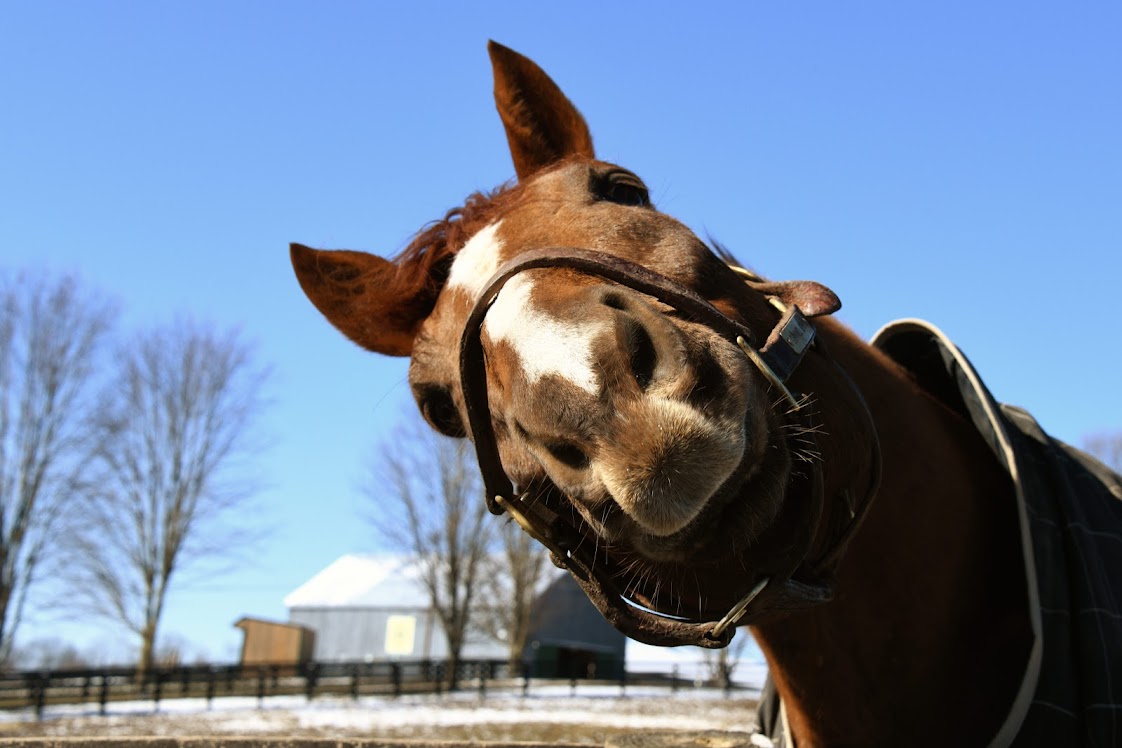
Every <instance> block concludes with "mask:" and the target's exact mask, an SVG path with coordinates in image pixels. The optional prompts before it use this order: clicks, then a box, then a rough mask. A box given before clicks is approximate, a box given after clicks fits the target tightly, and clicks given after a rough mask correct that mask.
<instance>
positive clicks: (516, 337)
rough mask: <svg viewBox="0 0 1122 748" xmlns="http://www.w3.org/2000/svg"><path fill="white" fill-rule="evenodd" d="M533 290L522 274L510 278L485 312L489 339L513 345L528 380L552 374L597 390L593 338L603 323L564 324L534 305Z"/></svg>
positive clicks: (485, 324) (594, 390)
mask: <svg viewBox="0 0 1122 748" xmlns="http://www.w3.org/2000/svg"><path fill="white" fill-rule="evenodd" d="M473 241H474V240H473ZM533 290H534V284H533V282H532V281H531V280H529V279H527V277H526V276H525V275H520V276H517V277H515V278H512V279H511V280H510V282H508V283H507V284H506V286H505V287H504V288H503V290H502V291H501V292H500V293H499V297H498V298H497V299H496V300H495V303H494V305H493V306H492V307H491V311H489V312H488V313H487V320H486V322H484V324H483V329H484V330H485V331H486V332H487V335H488V336H490V338H491V340H492V341H495V342H497V341H499V340H504V341H506V342H507V343H509V344H510V346H511V347H512V348H514V350H515V352H516V353H517V354H518V358H519V360H520V361H521V363H522V371H523V373H525V375H526V378H527V379H528V380H529V382H530V383H531V384H534V383H536V382H537V381H538V380H539V379H541V378H542V377H544V376H546V375H547V374H553V375H556V376H559V377H562V378H563V379H567V380H568V381H570V382H572V383H573V384H575V385H576V386H577V387H580V388H581V389H582V390H585V391H587V392H591V393H592V394H594V395H595V394H597V392H599V382H600V380H599V377H597V376H596V371H595V369H594V368H593V362H592V341H593V339H594V338H595V337H596V334H597V333H598V332H599V329H600V328H601V327H602V325H584V326H583V327H580V326H577V325H573V324H566V323H564V322H562V321H561V320H558V319H556V318H555V317H551V316H550V315H548V314H546V313H544V312H542V311H541V310H539V309H535V308H534V306H533V305H532V303H531V300H530V295H531V292H532V291H533Z"/></svg>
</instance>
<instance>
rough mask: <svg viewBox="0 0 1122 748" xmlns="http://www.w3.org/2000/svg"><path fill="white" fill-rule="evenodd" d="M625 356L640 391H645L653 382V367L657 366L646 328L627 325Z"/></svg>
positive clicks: (656, 357)
mask: <svg viewBox="0 0 1122 748" xmlns="http://www.w3.org/2000/svg"><path fill="white" fill-rule="evenodd" d="M627 355H628V361H629V364H630V366H631V374H632V375H633V376H634V377H635V381H636V382H637V383H638V384H639V388H640V389H643V390H645V389H647V387H650V385H651V382H652V381H654V373H655V366H657V365H658V352H657V351H656V350H655V346H654V341H653V340H651V334H650V333H649V332H647V328H645V327H643V326H642V325H641V324H639V323H638V322H634V321H632V322H631V323H630V324H628V325H627Z"/></svg>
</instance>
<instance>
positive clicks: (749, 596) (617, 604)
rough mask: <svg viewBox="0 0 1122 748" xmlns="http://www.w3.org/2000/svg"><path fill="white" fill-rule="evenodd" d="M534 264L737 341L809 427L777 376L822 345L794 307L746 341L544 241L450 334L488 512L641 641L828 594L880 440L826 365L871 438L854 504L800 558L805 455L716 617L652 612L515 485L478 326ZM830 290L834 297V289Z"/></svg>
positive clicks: (868, 496) (810, 505) (716, 636)
mask: <svg viewBox="0 0 1122 748" xmlns="http://www.w3.org/2000/svg"><path fill="white" fill-rule="evenodd" d="M534 268H568V269H573V270H577V271H579V272H582V273H586V274H589V275H595V276H599V277H602V278H605V279H607V280H610V281H613V282H615V283H619V284H621V285H624V286H627V287H629V288H631V289H634V290H636V291H639V292H641V293H644V294H647V295H649V296H652V297H654V298H656V299H658V300H659V301H661V302H662V303H664V304H667V305H668V306H670V307H672V308H674V309H675V310H677V311H678V312H679V313H681V314H683V315H685V316H686V317H687V318H688V319H691V320H694V321H697V322H701V323H703V324H705V325H707V326H709V327H710V328H712V329H713V330H714V331H716V332H717V333H718V334H720V335H722V336H724V337H726V338H728V339H729V340H731V341H734V342H736V344H737V345H738V346H739V347H740V348H741V350H743V351H744V352H745V355H747V356H748V357H749V359H751V360H752V362H753V363H754V364H755V365H756V366H757V368H759V370H760V371H761V373H762V374H763V375H764V376H765V378H766V379H768V381H769V382H770V383H771V384H772V385H773V386H775V387H777V388H778V389H780V390H781V391H782V392H783V394H784V396H785V398H786V399H787V400H788V402H789V403H790V404H791V406H792V410H793V411H794V412H795V417H796V418H801V419H803V420H804V422H805V423H806V425H807V426H808V427H809V426H812V425H813V424H811V423H809V419H810V417H811V416H810V414H809V413H807V412H801V411H800V410H799V409H800V408H801V403H802V402H804V400H803V399H802V398H800V397H797V396H796V395H795V394H794V393H792V392H791V391H790V390H789V389H788V388H787V385H786V382H787V379H788V378H789V377H790V376H791V374H792V372H794V370H795V368H796V367H797V366H798V364H799V362H800V361H801V360H802V358H803V356H804V355H805V354H806V352H807V351H808V350H812V349H813V350H817V351H818V353H819V354H820V355H823V356H825V355H826V353H825V350H824V348H825V346H824V343H823V342H822V341H818V342H817V344H816V343H815V329H814V326H813V325H811V324H810V322H809V321H808V320H807V319H806V316H805V315H804V314H803V313H802V312H801V311H800V309H799V307H798V306H797V305H795V304H793V303H792V304H783V303H779V304H776V307H777V308H778V309H779V310H780V312H781V318H780V320H779V322H778V323H777V324H776V326H775V328H774V329H773V330H772V331H771V333H770V335H769V336H768V338H767V341H766V343H765V344H764V346H762V347H760V348H758V349H757V348H755V343H754V341H755V336H754V335H753V333H752V332H751V331H750V330H749V329H748V328H746V327H745V326H743V325H742V324H740V323H739V322H737V321H735V320H733V319H730V318H729V317H727V316H726V315H725V314H723V313H722V312H720V311H719V310H717V309H716V308H715V307H714V306H713V305H712V304H710V303H709V302H708V301H706V300H705V299H703V298H702V297H701V296H699V295H698V294H696V293H694V292H693V291H691V290H690V289H688V288H686V287H684V286H682V285H680V284H678V283H676V282H674V281H672V280H670V279H669V278H666V277H665V276H662V275H659V274H657V273H654V272H652V271H650V270H648V269H647V268H644V267H642V266H641V265H637V264H635V263H632V262H629V261H627V260H623V259H621V258H619V257H615V256H613V255H609V254H605V253H602V252H594V251H591V250H587V249H579V248H572V247H552V248H545V249H538V250H533V251H530V252H526V253H523V254H521V255H519V256H518V257H516V258H514V259H512V260H510V261H509V262H507V263H505V264H504V265H503V266H502V267H500V268H499V269H498V270H497V271H496V273H495V274H494V275H493V276H492V277H491V279H490V280H489V281H488V282H487V284H486V285H485V287H484V289H483V291H482V293H481V294H480V296H479V298H478V299H477V301H476V304H475V307H474V308H473V309H472V311H471V314H470V315H469V317H468V320H467V323H466V325H465V328H464V332H463V335H462V337H461V339H460V379H461V386H462V390H463V396H464V404H465V407H466V410H467V416H468V425H469V429H470V432H471V436H472V439H473V441H474V442H475V450H476V457H477V459H478V461H479V467H480V471H481V473H482V476H483V483H484V488H485V491H486V502H487V507H488V509H489V510H490V511H491V512H492V513H494V514H502V513H503V512H506V513H508V514H509V515H510V516H511V517H512V518H513V519H514V520H515V521H517V522H518V524H519V525H520V526H521V527H522V528H523V529H524V530H525V531H526V532H528V533H529V534H530V535H531V536H533V537H534V538H535V539H536V540H538V541H539V542H541V543H542V544H543V545H544V546H545V547H546V548H548V549H549V551H550V553H551V556H552V558H553V562H554V563H555V564H556V565H557V566H559V567H562V568H565V569H567V570H568V571H569V572H570V574H572V576H573V578H574V579H575V580H576V582H577V583H578V584H579V585H580V586H581V588H582V589H583V590H584V592H585V594H586V595H587V596H588V598H589V599H590V600H591V601H592V603H593V604H594V605H595V606H596V607H597V608H598V609H599V611H600V613H601V614H602V615H603V616H604V617H605V619H607V620H608V622H609V623H611V624H612V625H613V626H615V628H616V629H618V630H619V631H621V632H622V633H624V634H625V635H627V636H629V637H630V638H632V639H635V640H637V641H641V642H644V643H647V644H654V645H660V646H676V645H681V644H693V645H697V646H701V647H705V648H709V649H716V648H720V647H724V646H727V645H728V643H729V642H730V641H731V640H732V637H733V634H734V632H735V629H736V626H737V625H745V624H748V623H751V622H753V621H756V620H758V619H759V618H761V617H762V616H763V615H765V614H766V613H768V612H772V611H777V610H791V609H798V608H802V607H806V606H808V605H813V604H817V603H821V602H825V601H827V600H829V599H831V597H832V595H833V591H832V588H831V581H832V580H831V577H832V572H833V566H834V565H835V564H836V561H837V560H838V558H839V557H840V556H841V553H842V551H843V550H844V547H845V545H846V544H847V543H848V541H849V539H850V538H851V537H852V536H853V534H854V532H855V531H856V529H857V527H858V525H859V524H860V523H861V520H862V519H863V518H864V515H865V512H866V510H867V509H868V506H869V505H870V504H871V503H872V498H873V495H874V494H875V492H876V489H877V485H878V483H879V474H880V447H879V443H878V441H877V438H876V429H875V426H874V425H873V422H872V416H871V414H869V411H868V407H867V406H866V405H865V402H864V399H863V398H862V397H861V394H860V392H859V391H858V390H857V388H856V386H855V385H854V384H853V382H852V381H851V380H850V379H849V377H848V376H847V375H846V374H845V372H844V370H842V369H841V368H840V367H837V370H838V372H839V374H840V375H841V376H842V378H843V379H844V380H845V381H846V382H847V384H848V385H849V386H850V387H852V389H853V392H854V394H855V395H856V397H857V400H858V402H859V403H860V405H861V410H863V411H864V416H865V418H866V420H867V423H868V425H869V427H870V434H871V436H872V440H873V444H872V447H873V475H872V478H871V482H870V486H869V488H868V489H867V491H866V493H865V499H864V501H863V502H862V505H861V506H860V508H859V509H855V508H854V506H853V501H852V498H851V497H850V496H849V492H848V490H846V491H844V492H843V498H844V500H845V502H846V504H847V507H848V521H847V522H846V524H845V525H844V526H843V527H842V529H841V530H840V532H838V533H836V534H835V537H833V538H832V539H831V541H830V542H829V543H828V545H827V550H826V552H825V553H823V554H822V556H821V557H819V558H818V559H816V560H815V561H814V562H808V558H807V557H808V555H809V553H810V551H811V549H812V547H813V545H814V542H815V540H816V539H817V537H818V535H819V531H820V529H821V522H822V516H823V507H824V503H825V500H824V496H823V476H822V465H821V461H820V460H817V461H814V462H813V463H812V464H811V465H810V466H809V469H808V470H806V471H805V472H802V473H800V474H798V475H795V476H793V477H792V479H791V483H790V484H789V485H788V488H787V499H786V500H785V501H784V508H783V510H782V511H781V512H780V515H779V517H778V518H777V520H776V522H775V523H774V524H773V526H772V528H770V529H769V531H768V533H767V535H768V536H769V537H771V538H774V539H775V542H774V543H773V544H772V545H774V547H772V548H769V547H768V546H769V544H768V543H767V541H766V540H764V541H763V542H762V543H760V545H761V546H762V547H763V548H764V549H765V550H767V551H768V552H767V553H764V554H762V555H763V557H764V559H765V560H764V562H763V564H762V571H760V572H758V573H757V575H756V577H755V579H753V580H752V581H751V584H749V585H747V586H746V587H744V588H742V589H744V593H743V594H742V596H741V597H740V598H739V599H738V601H737V602H736V603H735V604H733V605H731V606H729V608H728V612H727V613H726V614H725V615H724V616H723V617H722V618H720V620H694V619H689V618H683V617H678V616H670V615H666V614H662V613H658V612H656V611H655V610H654V609H653V608H654V604H653V601H652V600H650V599H648V598H645V597H644V596H643V595H641V594H639V592H638V591H637V590H636V591H635V592H632V593H630V594H628V590H627V587H626V586H625V587H624V588H623V589H621V585H620V580H621V579H622V578H623V577H624V576H625V573H624V571H623V570H622V569H620V568H617V567H616V566H615V565H613V563H612V562H611V560H610V558H605V557H604V556H602V555H601V556H599V557H598V556H597V552H596V549H595V547H594V546H595V544H592V543H586V542H582V540H583V539H584V536H583V534H582V533H581V532H580V531H579V530H578V529H577V527H576V526H574V524H573V523H572V522H570V521H568V520H567V519H566V518H565V517H564V516H563V515H562V514H561V513H559V512H558V511H557V509H556V508H555V507H554V506H551V503H553V502H552V501H551V500H550V497H549V495H548V492H546V491H542V490H533V489H530V490H524V491H518V492H516V491H515V488H514V486H513V485H512V483H511V481H510V479H509V477H508V476H507V475H506V472H505V470H504V468H503V466H502V462H501V460H500V458H499V450H498V444H497V442H496V439H495V433H494V427H493V425H492V420H491V413H490V408H489V406H488V394H487V371H486V362H485V357H484V351H483V344H482V339H481V332H482V327H483V322H484V319H485V317H486V315H487V311H488V310H489V309H490V307H491V304H492V303H493V302H494V301H495V299H496V298H497V297H498V294H499V292H500V291H501V290H502V287H503V286H504V284H505V283H506V282H507V281H508V280H510V279H511V278H513V277H514V276H515V275H517V274H518V273H521V272H524V271H526V270H531V269H534ZM738 272H741V274H743V275H747V276H749V277H748V280H747V282H748V284H749V285H752V286H755V287H757V288H759V289H761V290H764V291H765V292H766V290H770V289H772V288H778V287H780V286H783V284H767V283H763V282H762V281H760V280H759V279H758V278H756V277H755V276H752V275H751V274H750V273H747V271H740V270H739V269H738ZM815 285H816V284H815ZM820 288H823V287H820ZM823 290H825V289H824V288H823ZM827 293H829V292H828V291H827ZM829 296H830V298H832V299H833V300H834V301H835V302H836V297H834V296H833V295H832V294H829ZM836 308H837V306H836V304H834V305H829V306H828V308H827V307H821V308H816V309H814V310H813V311H811V313H812V314H821V313H830V312H833V311H834V310H835V309H836ZM829 360H830V361H832V359H829ZM835 365H836V364H835ZM806 436H807V438H813V431H808V432H807V434H806ZM749 467H750V466H749ZM745 469H746V467H745V466H742V468H741V469H740V470H738V471H737V473H736V474H734V475H733V476H731V477H730V478H729V480H728V481H727V482H726V485H727V484H732V485H733V486H737V485H738V484H739V481H740V480H743V479H744V474H743V473H744V471H745ZM807 527H809V528H811V532H810V533H809V534H808V535H806V537H805V540H804V542H802V543H791V538H792V537H799V536H800V534H801V533H802V532H803V531H805V529H806V528H807Z"/></svg>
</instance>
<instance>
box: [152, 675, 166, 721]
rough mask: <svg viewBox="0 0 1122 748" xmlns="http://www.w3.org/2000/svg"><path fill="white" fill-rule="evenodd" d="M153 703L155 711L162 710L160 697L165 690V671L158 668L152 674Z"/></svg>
mask: <svg viewBox="0 0 1122 748" xmlns="http://www.w3.org/2000/svg"><path fill="white" fill-rule="evenodd" d="M152 685H153V686H154V688H153V689H152V705H153V711H157V712H158V711H160V697H161V696H163V692H164V673H163V671H162V670H157V671H156V672H155V673H154V674H153V676H152Z"/></svg>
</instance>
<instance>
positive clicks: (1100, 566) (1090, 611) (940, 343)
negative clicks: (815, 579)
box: [760, 320, 1122, 748]
mask: <svg viewBox="0 0 1122 748" xmlns="http://www.w3.org/2000/svg"><path fill="white" fill-rule="evenodd" d="M872 344H873V345H874V346H876V347H877V348H880V349H881V350H882V351H884V352H885V353H886V354H888V356H890V357H891V358H892V359H893V360H895V361H896V362H897V363H899V364H900V365H901V366H903V367H904V368H905V369H907V370H908V371H910V372H911V373H912V375H913V376H914V377H915V378H916V381H917V382H918V383H919V384H920V385H921V386H922V387H923V388H924V389H926V390H928V391H929V392H930V393H932V394H933V395H934V396H935V397H937V398H939V399H940V400H941V401H943V402H944V403H946V404H947V405H948V406H950V407H951V408H953V409H955V410H957V411H958V412H960V413H962V414H963V415H964V416H965V417H966V418H968V419H969V420H970V421H971V422H972V423H973V424H974V426H975V428H977V429H978V431H979V432H980V433H981V434H982V435H983V436H984V437H985V440H986V442H987V443H988V444H989V446H990V448H991V449H992V450H993V453H994V455H995V456H996V458H997V459H998V461H999V462H1000V463H1001V464H1002V465H1003V466H1004V467H1005V469H1006V470H1007V471H1008V472H1009V475H1010V477H1011V478H1012V480H1013V481H1014V484H1015V486H1016V489H1017V491H1016V493H1017V503H1018V513H1019V517H1020V530H1021V539H1022V550H1023V552H1024V568H1025V577H1026V580H1027V582H1028V584H1027V587H1028V591H1029V608H1030V611H1029V612H1030V616H1031V623H1032V630H1033V634H1034V644H1033V647H1032V650H1031V654H1030V656H1029V660H1028V662H1027V663H1026V667H1025V673H1024V678H1023V680H1022V683H1021V688H1020V690H1019V692H1018V694H1017V696H1016V699H1015V700H1014V702H1013V707H1012V708H1011V709H1010V711H1009V714H1008V715H1007V717H1006V720H1005V723H1004V725H1003V726H1002V728H1001V730H1000V731H999V732H998V734H997V735H996V736H995V737H994V739H993V741H992V742H991V745H999V746H1006V745H1015V746H1044V745H1047V746H1103V747H1104V748H1105V747H1106V746H1122V478H1120V477H1119V475H1118V474H1117V473H1115V472H1114V471H1112V470H1110V469H1109V468H1107V467H1106V466H1105V465H1103V464H1102V463H1101V462H1099V461H1098V460H1096V459H1095V458H1093V457H1091V456H1090V455H1087V454H1085V453H1083V452H1080V451H1079V450H1077V449H1074V448H1073V447H1071V446H1069V445H1067V444H1064V443H1063V442H1060V441H1058V440H1056V439H1053V438H1051V437H1049V436H1048V435H1047V434H1046V433H1044V431H1043V430H1042V429H1041V428H1040V425H1039V424H1038V423H1037V422H1036V421H1035V420H1034V419H1033V417H1032V416H1030V415H1029V414H1028V413H1027V412H1025V411H1024V410H1022V409H1020V408H1017V407H1013V406H1010V405H999V404H998V403H997V402H996V401H995V400H994V398H993V396H992V395H991V394H990V392H989V390H988V389H986V386H985V385H984V384H983V383H982V380H981V378H980V377H979V376H978V373H977V372H976V371H975V370H974V367H973V366H972V365H971V364H970V361H969V360H968V359H967V358H966V356H965V355H964V354H963V353H962V351H960V350H959V349H958V347H957V346H955V345H954V343H952V342H951V341H950V340H949V339H948V338H947V337H946V336H945V335H944V334H943V333H942V332H941V331H940V330H939V329H938V328H936V327H934V326H932V325H930V324H928V323H926V322H923V321H920V320H902V321H899V322H893V323H891V324H889V325H887V326H886V327H884V328H882V329H881V330H880V331H879V332H878V333H877V334H876V335H875V336H874V337H873V340H872ZM963 677H964V678H969V677H970V676H969V673H963ZM767 691H768V689H765V694H764V697H763V698H762V700H761V713H760V725H761V727H762V728H763V732H764V734H765V735H770V737H771V738H772V741H773V743H774V744H775V745H782V744H784V742H785V741H784V740H783V738H784V737H785V736H784V735H782V733H783V729H782V727H783V722H784V720H783V719H782V718H781V710H780V708H779V704H778V699H776V698H774V697H772V696H771V695H770V694H769V693H768V692H767ZM948 716H949V718H951V719H953V716H950V715H948Z"/></svg>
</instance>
